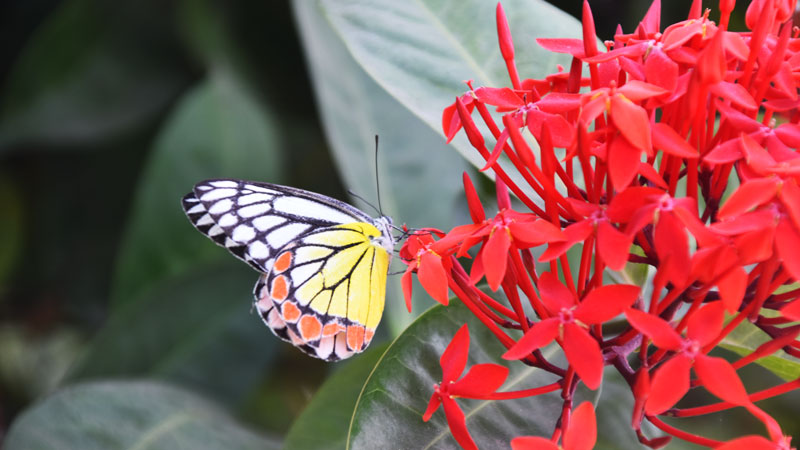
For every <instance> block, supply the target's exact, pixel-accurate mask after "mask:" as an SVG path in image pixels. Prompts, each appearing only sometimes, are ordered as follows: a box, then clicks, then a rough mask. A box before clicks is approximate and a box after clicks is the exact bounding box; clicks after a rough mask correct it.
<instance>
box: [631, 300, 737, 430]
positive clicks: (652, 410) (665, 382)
mask: <svg viewBox="0 0 800 450" xmlns="http://www.w3.org/2000/svg"><path fill="white" fill-rule="evenodd" d="M723 312H724V306H723V304H722V302H712V303H709V304H707V305H705V306H703V307H701V308H699V309H698V310H697V311H695V312H694V313H693V314H692V315H691V316H690V317H689V320H688V326H687V337H686V338H683V337H681V335H680V334H678V332H676V331H675V330H674V329H673V328H672V326H671V325H670V324H669V323H667V322H666V321H664V319H661V318H660V317H656V316H653V315H651V314H647V313H645V312H642V311H639V310H635V309H629V310H628V311H626V312H625V315H626V317H627V318H628V321H629V322H630V323H631V325H633V326H634V327H635V328H636V329H637V330H639V331H640V332H642V333H644V334H645V335H646V336H647V337H649V338H650V339H651V340H652V341H653V343H654V344H655V345H656V346H657V347H659V348H662V349H664V350H670V351H673V352H675V353H674V354H673V355H672V356H671V357H670V358H669V359H668V360H667V361H666V362H664V363H663V364H662V365H661V366H660V367H659V368H658V369H657V370H656V373H655V376H653V378H652V381H651V383H650V391H649V393H648V398H647V403H646V404H645V412H646V413H647V414H648V415H654V414H660V413H662V412H664V411H666V410H668V409H669V408H671V407H672V406H674V405H675V403H677V402H678V400H680V399H681V398H682V397H683V396H684V395H685V394H686V392H688V391H689V370H690V369H691V368H692V367H694V370H695V372H696V373H697V375H698V377H699V378H700V382H701V383H702V384H703V386H705V387H706V389H708V390H709V391H710V392H711V393H712V394H714V395H716V396H717V397H719V398H721V399H723V400H725V401H727V402H730V403H733V404H735V405H749V404H750V399H749V398H748V396H747V392H746V391H745V389H744V385H743V384H742V382H741V380H740V379H739V377H738V376H737V375H736V369H734V368H733V366H731V364H730V363H729V362H727V361H725V360H724V359H722V358H717V357H713V356H707V355H706V354H705V353H706V352H707V351H708V350H706V349H704V346H705V345H707V344H708V343H709V342H711V341H713V340H714V339H715V338H716V337H717V336H718V335H719V333H720V331H721V330H722V320H723Z"/></svg>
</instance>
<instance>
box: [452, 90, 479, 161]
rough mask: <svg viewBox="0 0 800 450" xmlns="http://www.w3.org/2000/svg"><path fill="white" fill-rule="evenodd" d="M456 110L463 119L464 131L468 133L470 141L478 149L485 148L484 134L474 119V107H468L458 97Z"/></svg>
mask: <svg viewBox="0 0 800 450" xmlns="http://www.w3.org/2000/svg"><path fill="white" fill-rule="evenodd" d="M456 111H457V112H458V117H459V118H460V119H461V125H462V126H463V127H464V132H465V133H466V134H467V138H468V139H469V143H470V144H472V146H473V147H475V148H476V149H478V150H481V149H483V148H484V145H483V143H484V140H483V135H482V134H481V132H480V130H478V126H477V125H475V121H473V120H472V109H471V108H467V106H466V105H465V104H464V102H463V101H462V100H461V99H460V98H458V97H456Z"/></svg>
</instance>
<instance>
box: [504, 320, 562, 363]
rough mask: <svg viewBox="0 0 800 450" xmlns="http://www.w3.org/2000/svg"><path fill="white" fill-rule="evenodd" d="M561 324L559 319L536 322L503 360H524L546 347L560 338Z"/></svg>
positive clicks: (506, 353)
mask: <svg viewBox="0 0 800 450" xmlns="http://www.w3.org/2000/svg"><path fill="white" fill-rule="evenodd" d="M560 326H561V323H560V322H559V320H558V319H554V318H551V319H545V320H543V321H541V322H536V323H535V324H533V326H532V327H531V328H530V329H529V330H528V332H527V333H525V335H524V336H522V338H520V340H519V341H517V343H516V344H514V345H513V346H512V347H511V348H510V349H508V351H507V352H505V354H503V359H522V358H525V357H526V356H528V355H530V354H531V352H532V351H534V350H536V349H537V348H541V347H544V346H545V345H547V344H549V343H550V342H552V341H553V339H555V338H556V336H558V328H559V327H560Z"/></svg>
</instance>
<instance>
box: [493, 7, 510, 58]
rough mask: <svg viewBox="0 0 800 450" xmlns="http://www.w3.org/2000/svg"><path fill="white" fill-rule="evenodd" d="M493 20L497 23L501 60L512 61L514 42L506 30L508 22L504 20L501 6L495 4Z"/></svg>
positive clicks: (504, 15) (504, 13) (504, 14)
mask: <svg viewBox="0 0 800 450" xmlns="http://www.w3.org/2000/svg"><path fill="white" fill-rule="evenodd" d="M495 20H496V22H497V41H498V43H499V44H500V53H501V54H502V55H503V59H505V60H509V59H514V41H513V40H512V39H511V30H509V29H508V20H506V12H505V11H503V5H501V4H500V2H498V3H497V8H496V9H495Z"/></svg>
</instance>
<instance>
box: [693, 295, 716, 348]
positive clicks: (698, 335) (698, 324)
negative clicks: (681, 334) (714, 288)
mask: <svg viewBox="0 0 800 450" xmlns="http://www.w3.org/2000/svg"><path fill="white" fill-rule="evenodd" d="M724 319H725V305H724V304H723V303H722V302H711V303H709V304H707V305H704V306H703V307H702V308H700V309H698V310H697V311H695V312H694V313H693V314H692V315H691V317H689V321H688V324H687V326H686V337H688V338H689V339H691V340H693V341H696V342H698V343H699V344H700V345H701V346H703V345H706V344H708V343H709V342H711V341H713V340H714V338H716V337H717V335H719V333H720V331H722V322H723V320H724Z"/></svg>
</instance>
